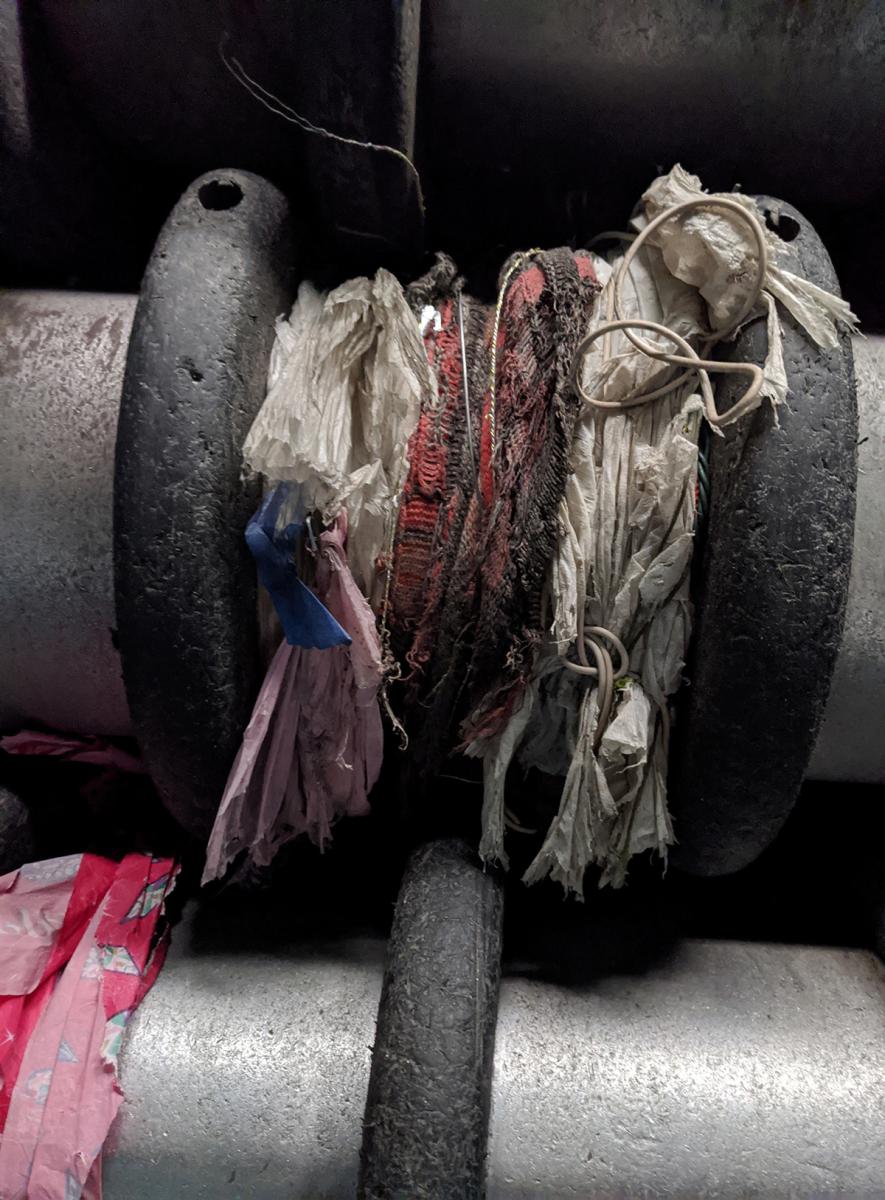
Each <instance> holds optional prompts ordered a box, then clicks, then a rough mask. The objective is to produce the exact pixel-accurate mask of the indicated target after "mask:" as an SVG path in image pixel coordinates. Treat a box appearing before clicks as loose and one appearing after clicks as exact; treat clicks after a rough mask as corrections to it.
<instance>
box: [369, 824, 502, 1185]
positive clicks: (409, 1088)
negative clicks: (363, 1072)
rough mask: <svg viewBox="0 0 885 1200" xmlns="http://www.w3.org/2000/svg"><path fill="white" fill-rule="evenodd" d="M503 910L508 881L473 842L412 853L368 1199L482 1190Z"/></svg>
mask: <svg viewBox="0 0 885 1200" xmlns="http://www.w3.org/2000/svg"><path fill="white" fill-rule="evenodd" d="M503 914H504V901H503V892H502V888H501V882H500V879H499V878H498V876H497V874H496V873H494V872H491V871H484V870H483V868H482V865H481V864H480V862H479V860H478V858H477V857H476V854H475V852H474V851H473V850H471V849H470V848H469V847H468V846H467V844H466V843H464V842H460V841H436V842H431V843H429V844H427V845H425V846H422V847H421V848H419V849H418V850H416V851H415V853H414V854H413V856H412V858H411V860H410V862H409V865H408V867H407V869H406V873H405V877H404V879H403V883H402V887H401V889H400V894H399V899H398V900H397V905H396V913H395V915H394V921H393V930H392V932H391V935H390V944H389V947H388V961H387V968H386V972H385V977H384V987H383V991H382V994H381V1004H380V1007H379V1010H378V1028H377V1032H376V1036H375V1047H374V1053H373V1056H372V1072H371V1077H370V1081H369V1095H368V1100H367V1102H366V1118H365V1127H364V1130H363V1148H362V1168H361V1173H360V1189H359V1195H360V1196H361V1197H363V1198H364V1200H382V1198H383V1200H454V1198H455V1197H457V1198H458V1200H473V1198H476V1197H481V1196H482V1195H483V1194H484V1192H485V1160H486V1140H487V1134H488V1121H489V1101H490V1095H491V1074H492V1058H493V1054H494V1041H495V1022H496V1018H497V1010H498V986H499V982H500V973H501V930H502V922H503Z"/></svg>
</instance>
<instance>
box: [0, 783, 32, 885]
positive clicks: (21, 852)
mask: <svg viewBox="0 0 885 1200" xmlns="http://www.w3.org/2000/svg"><path fill="white" fill-rule="evenodd" d="M36 857H37V848H36V840H35V837H34V831H33V829H32V825H31V816H30V813H29V811H28V807H27V805H26V804H25V802H24V801H23V800H22V799H20V798H19V796H17V795H16V793H15V792H13V791H10V789H9V788H7V787H4V786H3V785H2V784H0V875H5V874H6V872H7V871H14V870H15V868H16V867H20V866H21V865H22V863H26V862H33V860H34V859H35V858H36Z"/></svg>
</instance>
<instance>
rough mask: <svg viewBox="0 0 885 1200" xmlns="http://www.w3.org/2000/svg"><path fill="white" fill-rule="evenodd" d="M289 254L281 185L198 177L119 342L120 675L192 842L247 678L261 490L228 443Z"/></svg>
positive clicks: (267, 341)
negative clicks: (252, 553) (125, 347)
mask: <svg viewBox="0 0 885 1200" xmlns="http://www.w3.org/2000/svg"><path fill="white" fill-rule="evenodd" d="M292 256H293V248H292V243H291V231H290V226H289V219H288V207H287V203H286V200H285V199H284V197H283V196H282V195H281V194H280V192H278V191H277V190H276V188H274V187H273V186H272V185H271V184H269V183H267V182H266V181H265V180H262V179H259V178H258V177H257V176H254V175H250V174H247V173H246V172H243V171H213V172H211V173H210V174H209V175H204V176H202V177H201V178H200V179H198V180H196V181H195V182H194V183H193V184H192V185H191V187H189V188H188V190H187V191H186V192H185V194H184V195H183V196H182V198H181V200H180V201H179V202H178V204H177V205H176V207H175V209H174V210H173V212H172V215H171V216H170V218H169V220H168V221H167V223H166V225H165V227H164V228H163V230H162V232H161V234H160V237H159V239H158V241H157V244H156V247H155V248H154V252H153V255H152V257H151V260H150V263H149V265H148V269H147V272H146V274H145V278H144V283H143V286H142V292H141V298H140V299H139V302H138V308H137V310H136V314H135V322H134V325H133V330H132V336H131V339H130V343H129V356H128V359H127V364H126V375H125V380H124V384H123V399H122V404H121V409H120V422H119V427H118V434H117V458H116V475H115V485H114V558H115V563H114V574H115V589H116V605H117V623H118V629H119V641H120V651H121V656H122V660H123V678H124V681H125V684H126V692H127V697H128V700H129V707H130V710H131V713H132V720H133V725H134V727H135V731H136V734H137V737H138V739H139V742H140V744H141V748H142V751H143V754H144V757H145V760H146V762H147V765H148V768H149V770H150V773H151V775H152V777H153V779H154V782H155V784H156V785H157V788H158V790H159V792H160V795H161V796H162V798H163V800H164V803H165V804H166V806H167V808H168V809H169V810H170V812H171V813H172V815H173V816H174V817H175V818H176V819H177V820H178V821H179V822H180V824H181V825H182V826H184V827H185V828H186V829H187V830H189V831H190V832H191V833H193V834H194V835H195V836H197V837H201V838H203V837H205V836H206V835H207V834H208V832H209V829H210V827H211V823H212V818H213V816H214V814H215V810H216V808H217V806H218V802H219V800H220V798H221V793H222V790H223V788H224V783H225V779H226V777H227V772H228V769H229V768H230V765H231V762H232V761H233V758H234V755H235V754H236V751H237V747H238V744H239V740H240V736H241V734H242V731H243V728H244V726H245V724H246V722H247V721H248V718H249V712H250V708H251V705H252V702H253V699H254V696H255V692H256V690H257V685H258V661H257V629H256V584H255V571H254V569H253V566H252V563H251V559H250V557H249V553H248V550H247V548H246V544H245V541H244V538H243V530H244V528H245V525H246V521H247V520H248V518H249V516H250V514H251V512H252V510H253V508H254V505H255V502H256V496H255V495H254V493H250V490H249V489H247V488H246V487H244V486H243V484H242V483H241V479H240V472H241V459H240V450H241V447H242V443H243V439H244V438H245V435H246V433H247V432H248V429H249V426H250V424H251V422H252V419H253V417H254V415H255V412H256V411H257V409H258V407H259V405H260V403H261V401H262V399H263V397H264V391H265V382H266V376H267V364H268V359H269V356H270V350H271V346H272V343H273V336H274V328H273V326H274V318H275V317H276V316H277V315H279V314H280V313H283V312H285V311H287V309H288V307H289V305H290V303H291V298H292V286H291V275H292V261H293V259H292Z"/></svg>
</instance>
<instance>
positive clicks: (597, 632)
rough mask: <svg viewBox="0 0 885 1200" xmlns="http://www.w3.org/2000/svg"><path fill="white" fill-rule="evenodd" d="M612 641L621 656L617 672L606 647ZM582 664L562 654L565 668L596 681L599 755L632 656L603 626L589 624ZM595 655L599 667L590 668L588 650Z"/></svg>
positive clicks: (580, 642)
mask: <svg viewBox="0 0 885 1200" xmlns="http://www.w3.org/2000/svg"><path fill="white" fill-rule="evenodd" d="M606 642H608V643H609V644H610V645H611V646H613V647H614V649H615V650H616V651H617V654H618V665H617V669H616V668H615V666H614V663H613V661H612V656H611V653H610V651H609V649H608V646H607V645H606ZM576 649H577V654H578V661H577V662H576V663H575V662H571V661H570V660H569V659H568V658H566V656H565V655H566V651H563V652H562V653H561V654H560V658H561V659H562V665H563V666H564V667H567V668H568V670H569V671H574V672H575V674H577V675H586V676H588V677H590V678H593V679H596V680H597V684H596V710H597V717H596V731H595V733H594V736H593V753H594V754H595V753H597V752H598V750H599V746H600V744H601V742H602V735H603V734H604V733H605V730H606V726H607V725H608V722H609V717H610V716H611V711H612V706H613V704H614V699H615V684H616V683H617V682H618V680H619V679H622V678H623V677H624V676H625V675H626V674H627V672H628V671H629V670H630V655H629V654H628V653H627V650H626V647H625V646H624V643H623V642H622V641H621V639H620V638H619V637H617V636H616V635H615V634H613V633H612V632H611V630H610V629H604V628H603V627H602V626H601V625H585V626H584V628H583V631H582V633H581V636H580V637H578V638H577V645H576ZM588 650H589V651H590V653H591V654H592V655H593V660H594V662H595V664H596V665H595V666H592V667H591V666H590V661H589V659H588V658H587V651H588Z"/></svg>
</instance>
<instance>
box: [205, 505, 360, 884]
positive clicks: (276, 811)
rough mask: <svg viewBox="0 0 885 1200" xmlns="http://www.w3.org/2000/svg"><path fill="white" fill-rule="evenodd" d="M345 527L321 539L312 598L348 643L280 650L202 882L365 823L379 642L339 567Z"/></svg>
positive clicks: (342, 523)
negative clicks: (346, 821) (346, 822)
mask: <svg viewBox="0 0 885 1200" xmlns="http://www.w3.org/2000/svg"><path fill="white" fill-rule="evenodd" d="M346 536H347V523H346V519H345V518H344V517H343V516H342V517H339V519H338V520H337V521H336V523H335V525H334V526H333V527H332V529H330V530H327V531H326V532H325V533H323V534H321V535H320V538H319V542H320V553H319V560H318V563H317V572H316V591H317V595H318V596H319V598H320V600H322V602H323V603H324V604H325V605H326V607H327V608H328V609H329V611H330V612H331V613H332V615H333V616H334V617H335V619H336V620H337V621H338V622H339V623H340V624H341V625H342V626H343V627H344V628H345V629H346V630H347V632H348V633H349V634H350V636H351V638H352V644H351V645H350V646H335V647H333V648H332V649H329V650H306V649H303V648H301V647H299V646H290V645H288V643H286V642H283V643H282V644H281V646H280V647H279V649H278V650H277V652H276V655H275V656H274V659H273V661H272V662H271V665H270V667H269V668H268V672H267V675H266V676H265V679H264V683H263V684H262V687H261V691H260V692H259V694H258V699H257V700H256V702H255V707H254V708H253V710H252V719H251V720H250V722H249V726H248V728H247V729H246V732H245V733H244V735H243V743H242V746H241V747H240V752H239V754H238V755H237V758H236V760H235V762H234V765H233V767H232V769H231V772H230V776H229V777H228V781H227V786H226V788H225V790H224V795H223V797H222V800H221V805H220V807H219V809H218V815H217V817H216V818H215V825H214V827H213V829H212V836H211V837H210V839H209V846H208V849H207V852H206V866H205V869H204V871H203V883H208V882H209V881H210V880H212V879H217V878H218V877H219V876H220V875H223V874H224V872H225V870H226V869H227V867H228V866H229V865H230V863H231V862H232V861H233V860H234V858H236V856H237V855H238V854H239V853H241V852H242V851H244V850H245V851H247V852H248V861H249V862H251V863H253V864H255V865H256V866H267V865H268V863H270V861H271V859H272V858H273V857H274V855H275V854H276V852H277V851H278V850H279V849H280V847H281V846H283V845H284V844H285V843H286V842H289V841H291V840H292V839H293V838H295V837H297V836H298V835H299V834H300V833H307V834H308V836H309V837H310V838H311V839H312V840H313V841H314V842H315V843H316V844H317V845H319V846H320V847H322V846H324V845H325V843H326V842H327V841H328V839H329V836H330V832H331V828H332V824H333V823H334V821H335V820H336V819H337V818H338V817H339V816H344V815H347V816H363V815H365V814H366V813H367V812H368V811H369V805H368V795H369V792H370V791H371V789H372V787H373V786H374V784H375V781H376V780H377V778H378V774H379V772H380V770H381V758H382V752H383V740H384V737H383V729H382V725H381V714H380V711H379V708H378V689H379V687H380V686H381V679H382V664H381V643H380V640H379V637H378V630H377V628H376V626H375V617H374V615H373V613H372V610H371V608H370V607H369V605H368V603H367V602H366V599H365V597H364V596H363V594H362V592H361V591H360V590H359V588H358V587H357V585H356V582H355V581H354V579H353V576H352V575H351V573H350V570H349V568H348V566H347V558H346V555H345V550H344V545H345V540H346Z"/></svg>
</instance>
